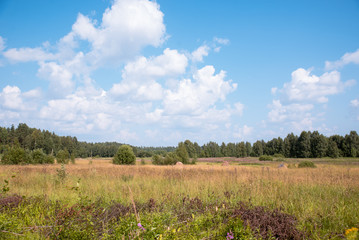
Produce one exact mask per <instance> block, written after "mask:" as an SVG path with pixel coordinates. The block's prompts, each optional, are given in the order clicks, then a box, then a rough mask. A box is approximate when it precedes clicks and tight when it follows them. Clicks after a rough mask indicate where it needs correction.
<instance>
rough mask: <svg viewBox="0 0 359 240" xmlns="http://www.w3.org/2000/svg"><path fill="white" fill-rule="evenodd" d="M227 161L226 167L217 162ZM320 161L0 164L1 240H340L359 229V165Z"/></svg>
mask: <svg viewBox="0 0 359 240" xmlns="http://www.w3.org/2000/svg"><path fill="white" fill-rule="evenodd" d="M223 160H226V161H228V160H229V164H230V165H229V166H221V162H222V161H223ZM232 160H234V159H232ZM345 160H347V161H345ZM286 161H288V162H291V163H295V162H299V161H300V159H299V160H298V159H291V160H286ZM314 161H315V162H316V163H317V168H313V169H312V168H301V169H299V168H290V169H289V168H278V165H279V164H280V163H278V162H260V161H257V160H255V159H247V160H246V161H244V160H242V161H237V160H234V161H231V159H212V160H211V159H206V160H204V159H199V162H198V164H197V165H185V166H154V165H151V164H150V161H149V160H148V159H147V160H145V163H146V164H145V165H142V164H140V161H137V165H135V166H118V165H113V164H111V159H77V161H76V164H70V165H66V166H65V167H64V168H61V166H60V165H56V164H55V165H41V166H40V165H36V166H35V165H25V166H0V181H1V183H2V184H3V195H2V200H1V202H0V208H1V209H0V210H1V212H0V223H1V228H0V229H1V232H0V236H1V237H2V238H8V239H13V238H14V237H18V238H29V239H33V238H35V239H36V238H38V239H46V238H51V239H52V238H55V239H56V238H58V239H63V238H79V239H80V238H83V239H86V238H101V239H118V238H120V239H121V238H123V239H161V238H162V239H226V238H227V237H229V235H230V236H234V238H235V239H241V238H242V239H243V238H244V239H258V238H267V239H270V238H271V237H274V238H278V239H285V238H288V237H291V238H292V239H303V238H304V239H306V238H311V239H342V238H344V237H345V230H347V229H351V228H353V227H358V225H359V209H358V207H359V205H358V202H359V165H358V164H357V163H358V159H338V160H331V159H318V160H314ZM5 180H6V181H8V184H7V183H6V182H5ZM6 187H8V191H7V190H6ZM4 189H5V191H4ZM15 196H17V197H18V198H16V197H15ZM19 196H21V197H19ZM11 204H12V205H11ZM116 206H117V207H116ZM261 207H264V208H263V209H262V208H261ZM256 211H257V212H258V214H257V212H256ZM276 211H279V212H276ZM100 212H101V214H102V215H101V214H100ZM279 213H280V214H284V215H280V214H279ZM103 214H105V215H103ZM246 214H247V215H248V216H249V217H251V218H258V216H259V215H261V216H267V215H268V216H271V217H272V218H273V219H271V221H270V222H275V221H278V222H279V223H280V221H287V222H288V221H290V222H291V224H292V223H293V224H292V225H290V224H289V225H290V226H289V225H288V224H287V223H286V224H287V225H286V227H283V226H282V229H280V228H281V227H279V225H280V224H279V223H278V224H279V225H278V226H277V225H275V224H274V225H270V224H271V223H268V221H267V223H266V222H265V221H264V220H263V219H256V221H257V224H258V223H261V224H260V225H262V226H260V227H259V225H256V221H252V220H253V219H252V220H249V219H244V218H245V217H243V216H244V215H246ZM256 214H257V215H258V216H257V215H256ZM266 214H267V215H266ZM247 215H246V216H247ZM256 216H257V217H256ZM292 217H294V219H295V220H293V221H292V220H291V219H292ZM277 218H278V219H279V220H278V219H277ZM59 219H60V220H61V221H60V220H59ZM285 219H287V220H285ZM261 221H262V222H261ZM264 224H267V225H266V228H267V230H266V231H264V230H263V225H264ZM268 224H269V225H268ZM281 224H282V223H281ZM283 224H284V223H283ZM283 224H282V225H283ZM284 225H285V224H284ZM268 229H269V230H268ZM354 230H355V229H354ZM280 231H292V233H286V234H292V235H285V234H284V233H282V235H281V233H277V232H280ZM354 233H355V231H354ZM228 234H229V235H228Z"/></svg>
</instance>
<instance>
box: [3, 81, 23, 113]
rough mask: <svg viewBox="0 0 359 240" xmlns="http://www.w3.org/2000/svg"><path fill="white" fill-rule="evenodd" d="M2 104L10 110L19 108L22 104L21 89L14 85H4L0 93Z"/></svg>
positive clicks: (21, 107)
mask: <svg viewBox="0 0 359 240" xmlns="http://www.w3.org/2000/svg"><path fill="white" fill-rule="evenodd" d="M0 97H1V100H2V106H3V107H5V108H8V109H12V110H21V109H23V108H24V104H23V101H22V98H21V90H20V89H19V88H18V87H16V86H6V87H5V88H4V89H3V90H2V92H1V93H0Z"/></svg>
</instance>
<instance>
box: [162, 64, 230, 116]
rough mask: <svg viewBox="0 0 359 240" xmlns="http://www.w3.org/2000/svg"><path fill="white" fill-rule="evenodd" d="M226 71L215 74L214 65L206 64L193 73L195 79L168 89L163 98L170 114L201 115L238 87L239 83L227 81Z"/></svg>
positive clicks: (184, 80) (184, 81) (185, 80)
mask: <svg viewBox="0 0 359 240" xmlns="http://www.w3.org/2000/svg"><path fill="white" fill-rule="evenodd" d="M225 76H226V73H225V72H224V71H220V73H218V74H217V75H215V69H214V67H213V66H205V67H203V68H202V69H199V70H197V71H196V72H195V74H194V75H193V80H194V81H192V80H190V79H183V80H181V81H180V82H179V84H178V88H177V89H176V90H166V93H165V97H164V100H163V105H164V110H165V112H166V113H168V114H190V115H199V114H201V113H203V112H204V111H206V110H207V109H208V108H209V107H211V106H213V105H214V104H215V103H216V102H218V101H219V100H221V101H224V100H225V98H226V95H227V94H229V93H230V92H232V91H234V90H235V89H236V88H237V84H235V83H234V84H231V81H225V80H224V78H225Z"/></svg>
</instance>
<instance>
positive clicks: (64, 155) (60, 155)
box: [56, 149, 70, 164]
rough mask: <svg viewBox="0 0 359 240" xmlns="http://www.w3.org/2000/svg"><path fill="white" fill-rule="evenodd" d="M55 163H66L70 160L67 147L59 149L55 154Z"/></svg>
mask: <svg viewBox="0 0 359 240" xmlns="http://www.w3.org/2000/svg"><path fill="white" fill-rule="evenodd" d="M56 161H57V163H62V164H68V163H69V161H70V154H69V152H68V151H67V149H64V150H60V151H58V152H57V154H56Z"/></svg>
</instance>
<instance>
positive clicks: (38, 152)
mask: <svg viewBox="0 0 359 240" xmlns="http://www.w3.org/2000/svg"><path fill="white" fill-rule="evenodd" d="M54 162H55V159H54V157H53V156H50V155H46V154H45V153H44V152H43V151H42V149H35V150H33V151H32V152H31V163H33V164H53V163H54Z"/></svg>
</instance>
